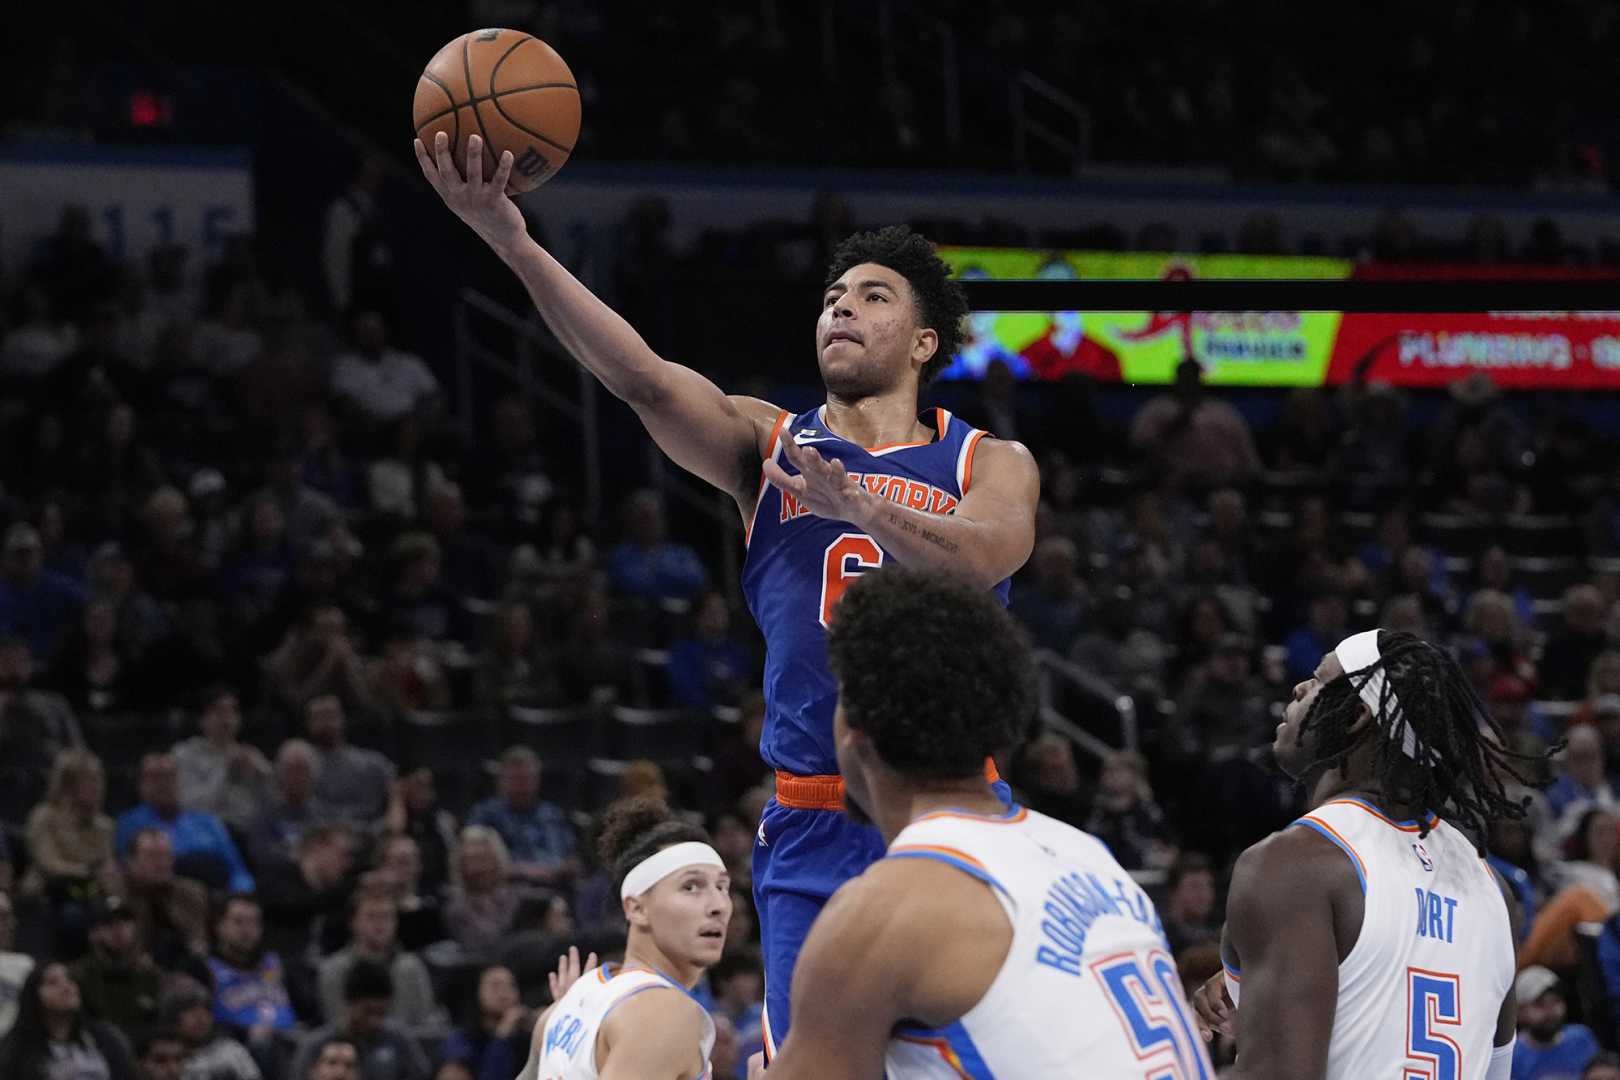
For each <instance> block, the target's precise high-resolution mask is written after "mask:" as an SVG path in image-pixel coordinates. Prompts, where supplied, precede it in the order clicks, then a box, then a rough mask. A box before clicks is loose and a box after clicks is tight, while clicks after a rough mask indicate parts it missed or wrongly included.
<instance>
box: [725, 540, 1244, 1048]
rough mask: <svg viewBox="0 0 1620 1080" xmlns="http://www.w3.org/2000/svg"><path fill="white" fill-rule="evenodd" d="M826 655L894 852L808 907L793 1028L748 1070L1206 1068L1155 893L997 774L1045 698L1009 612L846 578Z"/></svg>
mask: <svg viewBox="0 0 1620 1080" xmlns="http://www.w3.org/2000/svg"><path fill="white" fill-rule="evenodd" d="M918 626H926V627H928V628H929V629H928V632H927V633H925V634H919V633H917V631H916V628H917V627H918ZM829 653H830V657H831V663H832V669H833V671H834V672H835V674H836V675H837V678H838V688H839V698H838V710H837V713H836V716H835V720H834V724H835V732H836V733H835V739H836V742H837V748H838V764H839V766H840V768H841V769H842V770H843V775H844V782H845V785H846V795H847V798H848V813H849V814H851V815H853V816H855V817H857V818H859V819H861V820H872V821H875V822H876V823H877V827H878V828H879V829H880V830H881V831H882V835H883V838H884V841H885V842H886V843H887V845H888V847H887V851H886V857H885V858H883V859H881V860H879V861H878V862H877V863H876V864H875V865H873V866H872V867H870V868H869V869H868V870H866V872H865V873H863V874H861V876H860V877H859V878H857V879H855V880H854V881H852V882H850V883H848V884H847V885H845V886H844V887H843V888H841V889H840V890H839V891H838V894H837V895H836V896H834V897H833V899H832V901H831V902H830V903H829V904H827V906H826V909H825V910H824V911H823V912H822V913H821V917H820V918H819V919H817V920H816V924H815V928H814V929H813V930H812V931H811V933H810V937H809V940H808V941H806V942H805V946H804V953H803V955H802V956H801V957H800V958H799V965H798V972H797V974H796V975H795V976H794V980H793V1028H792V1033H791V1034H790V1035H789V1036H788V1038H787V1040H786V1041H785V1042H784V1043H783V1044H782V1046H781V1048H780V1054H779V1055H778V1056H777V1057H776V1059H775V1060H774V1061H773V1062H772V1063H771V1066H770V1069H769V1070H768V1071H763V1072H761V1071H760V1067H761V1066H762V1065H763V1061H762V1060H761V1057H759V1056H757V1057H756V1059H755V1061H754V1062H753V1063H752V1064H753V1065H754V1067H755V1073H754V1075H756V1076H759V1075H763V1076H766V1077H769V1078H770V1080H808V1078H814V1080H825V1078H827V1077H837V1078H856V1080H864V1078H867V1077H877V1076H882V1075H884V1069H885V1068H887V1070H888V1072H887V1075H888V1076H889V1077H890V1078H891V1080H923V1078H934V1077H939V1078H941V1080H946V1078H949V1080H959V1078H962V1077H991V1076H994V1077H999V1078H1002V1080H1035V1078H1040V1080H1047V1078H1050V1077H1062V1076H1086V1077H1089V1078H1096V1080H1116V1078H1117V1080H1125V1078H1130V1080H1141V1077H1143V1076H1153V1077H1163V1076H1175V1077H1180V1078H1184V1080H1212V1077H1213V1075H1214V1070H1213V1069H1212V1068H1211V1067H1210V1064H1209V1058H1208V1056H1207V1055H1206V1053H1205V1050H1204V1046H1203V1043H1202V1041H1201V1040H1200V1039H1199V1038H1198V1028H1197V1025H1196V1022H1195V1019H1194V1017H1193V1014H1192V1011H1191V1008H1190V1007H1189V1006H1188V1004H1187V1001H1186V998H1185V997H1184V996H1183V995H1182V991H1181V980H1180V977H1179V976H1178V975H1177V973H1176V968H1175V964H1174V962H1173V961H1172V960H1171V959H1170V955H1169V947H1168V946H1167V945H1166V943H1165V940H1164V933H1163V929H1162V927H1161V925H1160V922H1159V917H1158V914H1157V913H1156V911H1155V910H1154V907H1153V903H1152V901H1151V900H1149V899H1148V897H1147V894H1146V893H1144V892H1143V891H1142V890H1141V889H1140V888H1139V887H1138V886H1137V885H1136V883H1135V882H1134V881H1132V880H1131V878H1130V875H1129V874H1128V873H1126V871H1125V870H1123V869H1121V867H1120V865H1119V863H1118V862H1116V861H1115V860H1114V858H1113V856H1111V855H1110V854H1109V853H1108V850H1107V848H1106V847H1104V846H1103V844H1102V843H1101V842H1100V841H1098V840H1097V839H1096V838H1095V837H1092V836H1088V835H1087V834H1085V833H1083V832H1081V831H1080V830H1078V829H1075V828H1073V827H1071V826H1069V825H1065V824H1063V823H1062V822H1059V821H1056V820H1054V819H1052V818H1048V817H1044V816H1043V815H1041V814H1037V813H1033V812H1032V811H1030V810H1027V809H1024V808H1022V807H1018V806H1013V807H1011V808H1009V807H1007V806H1006V805H1004V804H1003V803H1002V802H1001V801H1000V800H999V799H998V798H997V797H996V796H995V795H994V794H993V793H992V792H991V791H990V790H988V789H987V788H986V787H985V785H984V781H983V777H982V773H981V769H982V767H983V762H984V758H985V755H986V754H991V753H996V752H999V751H1002V750H1006V749H1009V748H1010V747H1012V746H1013V745H1014V744H1016V743H1017V742H1019V741H1021V740H1022V739H1023V738H1024V737H1025V735H1026V734H1028V731H1029V727H1030V722H1031V721H1032V719H1033V718H1034V715H1035V691H1034V666H1033V662H1032V659H1031V656H1030V651H1029V647H1028V645H1027V644H1026V643H1025V642H1024V640H1023V637H1022V635H1021V634H1020V633H1019V631H1018V630H1017V628H1016V627H1015V625H1014V623H1013V621H1012V619H1011V617H1010V616H1008V615H1007V613H1006V612H1005V611H1003V610H1002V609H1001V608H1000V606H998V605H997V604H996V603H995V602H994V601H993V600H992V599H991V598H990V597H989V596H986V595H985V594H984V593H983V592H982V591H980V590H977V589H973V588H971V587H970V586H968V585H966V584H964V583H963V582H961V581H960V580H953V579H951V578H947V577H945V576H943V575H939V574H936V573H930V572H927V571H916V570H911V569H908V568H900V567H897V568H894V569H885V570H884V571H883V572H881V573H878V574H873V575H870V576H869V577H866V578H863V579H862V580H860V581H858V582H856V583H855V584H854V585H852V586H850V589H849V592H848V593H847V594H846V595H845V597H844V601H843V603H842V604H840V605H839V608H838V616H837V618H836V620H835V621H834V623H833V628H832V634H831V641H830V643H829Z"/></svg>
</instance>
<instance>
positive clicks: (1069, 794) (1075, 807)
mask: <svg viewBox="0 0 1620 1080" xmlns="http://www.w3.org/2000/svg"><path fill="white" fill-rule="evenodd" d="M1018 764H1019V768H1018V769H1017V770H1016V771H1015V772H1014V774H1013V776H1014V779H1015V780H1016V782H1017V785H1018V788H1019V791H1020V794H1021V798H1020V800H1019V801H1020V802H1023V803H1025V804H1026V805H1028V806H1029V808H1030V809H1031V810H1034V811H1036V812H1038V813H1042V814H1045V815H1047V816H1048V817H1055V818H1057V819H1058V820H1059V821H1064V822H1067V823H1069V824H1070V825H1073V826H1075V827H1076V828H1079V827H1080V826H1081V825H1083V824H1085V822H1086V819H1087V818H1089V817H1090V816H1091V794H1090V792H1088V791H1086V790H1085V787H1084V785H1082V784H1081V782H1080V766H1079V763H1078V762H1076V761H1075V759H1074V743H1072V742H1070V741H1069V740H1068V739H1067V738H1066V737H1064V736H1063V735H1059V734H1058V733H1057V732H1055V731H1048V732H1046V733H1044V734H1042V735H1038V736H1036V737H1035V738H1034V739H1031V740H1030V741H1029V742H1028V743H1027V744H1025V746H1024V749H1023V751H1022V752H1021V753H1020V754H1019V756H1018Z"/></svg>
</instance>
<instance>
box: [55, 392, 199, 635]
mask: <svg viewBox="0 0 1620 1080" xmlns="http://www.w3.org/2000/svg"><path fill="white" fill-rule="evenodd" d="M95 415H96V416H97V418H98V419H99V421H100V425H99V426H98V427H96V428H94V429H93V430H92V431H91V433H90V437H89V438H88V439H86V440H84V442H83V446H82V448H81V451H80V455H79V469H80V472H79V475H80V476H82V477H84V482H82V483H81V484H80V485H78V486H79V488H80V490H81V491H82V492H83V494H84V495H85V496H86V498H87V500H88V506H87V512H88V513H89V514H90V516H91V519H92V521H93V522H95V523H96V524H97V525H99V526H100V527H101V529H102V530H105V532H106V533H107V534H108V535H109V536H113V537H117V536H121V535H122V534H123V533H124V531H125V529H127V528H128V526H129V525H130V524H131V523H132V518H131V515H133V514H134V513H135V511H136V510H137V509H138V508H140V507H141V506H142V503H143V500H147V499H148V498H149V497H150V496H151V495H152V494H154V493H155V492H157V491H160V490H166V491H172V490H173V489H172V488H165V487H164V480H165V477H164V474H163V467H162V465H161V464H160V463H159V462H158V457H157V454H156V452H154V451H153V450H152V448H151V447H150V446H149V445H147V443H146V440H145V439H143V438H141V437H140V436H139V434H138V432H137V419H138V418H137V416H136V413H135V407H134V406H133V405H131V404H130V403H129V401H128V400H114V401H110V402H108V403H107V406H106V409H105V411H104V412H100V411H98V412H97V413H96V414H95ZM176 494H178V492H176ZM36 647H37V646H36Z"/></svg>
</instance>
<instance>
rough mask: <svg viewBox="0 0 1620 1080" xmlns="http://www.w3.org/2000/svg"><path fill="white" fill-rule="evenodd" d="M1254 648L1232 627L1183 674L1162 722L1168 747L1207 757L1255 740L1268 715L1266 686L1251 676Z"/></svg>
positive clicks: (1262, 729)
mask: <svg viewBox="0 0 1620 1080" xmlns="http://www.w3.org/2000/svg"><path fill="white" fill-rule="evenodd" d="M1253 651H1254V643H1253V642H1252V641H1250V640H1249V638H1247V637H1246V636H1244V635H1243V634H1240V633H1237V632H1235V631H1234V632H1228V633H1225V634H1222V635H1220V637H1218V638H1217V639H1216V640H1215V642H1214V645H1213V647H1212V648H1211V650H1210V654H1209V658H1208V659H1207V660H1205V661H1204V662H1203V663H1201V664H1199V665H1197V666H1196V667H1195V668H1193V670H1192V671H1191V673H1189V675H1188V677H1187V682H1186V686H1185V687H1184V688H1183V690H1182V693H1181V696H1180V698H1179V699H1178V700H1177V702H1176V709H1175V712H1174V713H1173V714H1172V715H1171V717H1170V718H1169V721H1168V722H1167V725H1166V731H1165V736H1164V740H1165V744H1166V747H1167V748H1173V749H1174V750H1175V751H1176V752H1178V753H1180V754H1182V755H1185V756H1188V757H1199V758H1206V759H1207V758H1208V757H1210V756H1212V755H1218V754H1221V753H1223V752H1227V753H1229V752H1231V751H1232V750H1234V749H1238V748H1247V747H1249V746H1252V745H1255V744H1256V743H1257V741H1259V737H1260V735H1261V734H1262V733H1263V732H1265V731H1267V730H1268V726H1267V720H1268V715H1269V714H1268V713H1267V712H1266V693H1265V688H1264V687H1263V686H1262V685H1261V684H1260V681H1259V680H1258V679H1257V678H1256V677H1255V675H1254V670H1253Z"/></svg>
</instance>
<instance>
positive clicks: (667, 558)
mask: <svg viewBox="0 0 1620 1080" xmlns="http://www.w3.org/2000/svg"><path fill="white" fill-rule="evenodd" d="M624 530H625V539H624V541H623V542H621V543H620V544H619V545H618V546H616V547H615V548H614V549H613V550H612V551H611V552H609V553H608V559H607V574H608V580H609V582H610V583H611V584H612V587H613V591H614V593H615V594H616V595H617V596H619V597H622V598H624V599H627V600H632V601H637V602H640V603H645V604H654V603H657V602H658V601H659V600H660V599H662V598H664V597H679V598H680V599H683V600H695V599H697V597H698V596H699V595H700V594H701V593H703V591H704V590H706V589H707V588H708V587H709V572H708V571H707V570H705V569H704V568H703V563H702V561H701V560H700V559H699V558H698V556H697V552H696V551H693V550H692V548H691V547H689V546H687V545H686V544H681V543H676V542H674V541H671V540H669V539H668V538H667V537H666V535H665V523H664V500H663V498H662V496H660V495H659V494H658V493H657V492H655V491H652V490H650V489H647V488H643V489H641V490H639V491H636V492H634V493H632V494H631V495H630V497H629V498H628V499H626V500H625V504H624Z"/></svg>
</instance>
